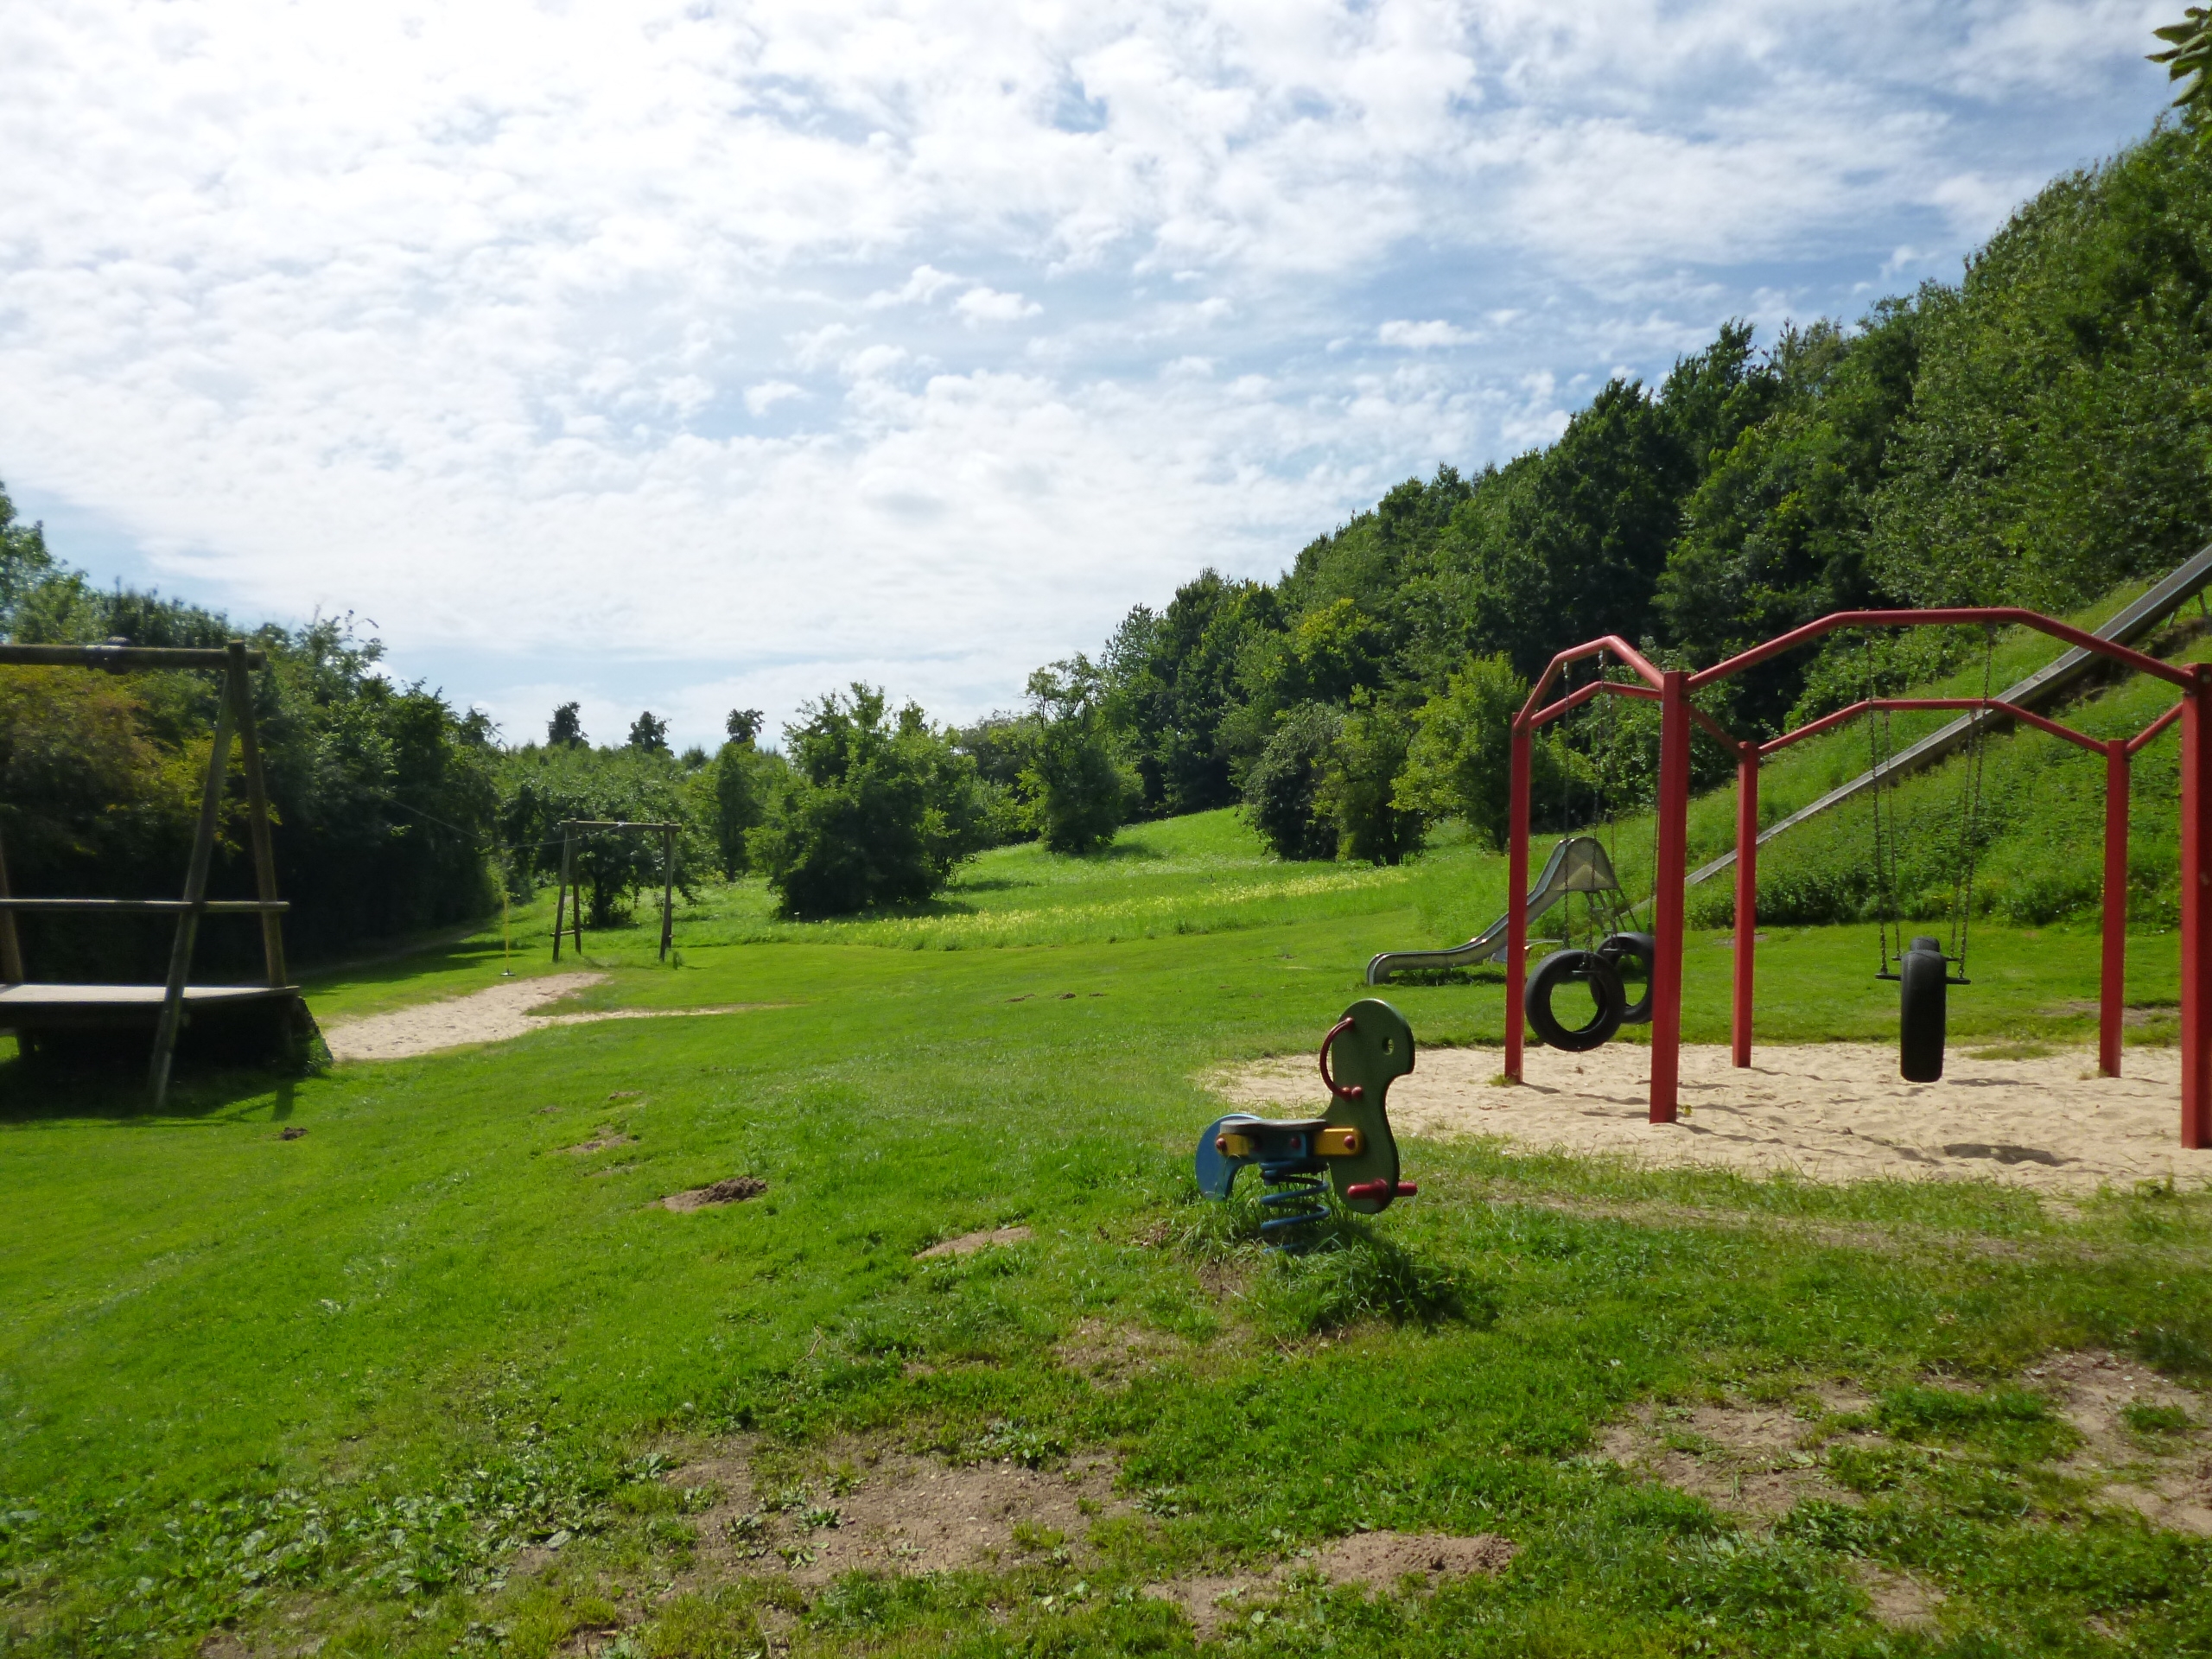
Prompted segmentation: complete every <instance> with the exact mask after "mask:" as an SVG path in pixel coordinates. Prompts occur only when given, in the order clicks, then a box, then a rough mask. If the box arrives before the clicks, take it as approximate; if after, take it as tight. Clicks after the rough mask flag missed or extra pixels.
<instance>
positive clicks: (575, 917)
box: [569, 824, 584, 957]
mask: <svg viewBox="0 0 2212 1659" xmlns="http://www.w3.org/2000/svg"><path fill="white" fill-rule="evenodd" d="M575 832H576V829H575V825H574V824H570V825H569V836H571V837H572V838H573V837H574V836H575ZM569 926H570V927H571V928H573V929H575V940H576V954H577V955H578V956H580V957H581V956H582V955H583V953H584V890H583V888H582V887H579V886H577V885H576V882H575V879H574V878H573V877H571V878H570V880H569Z"/></svg>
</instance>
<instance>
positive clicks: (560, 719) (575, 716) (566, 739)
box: [545, 702, 584, 749]
mask: <svg viewBox="0 0 2212 1659" xmlns="http://www.w3.org/2000/svg"><path fill="white" fill-rule="evenodd" d="M545 741H546V742H547V743H548V744H550V746H551V747H554V748H556V749H558V748H574V747H576V746H577V745H578V744H581V743H582V741H584V721H583V710H582V707H581V706H580V705H579V704H576V703H573V702H564V703H563V704H562V705H561V706H560V707H559V708H558V709H555V710H554V711H553V718H552V719H551V720H550V721H546V723H545Z"/></svg>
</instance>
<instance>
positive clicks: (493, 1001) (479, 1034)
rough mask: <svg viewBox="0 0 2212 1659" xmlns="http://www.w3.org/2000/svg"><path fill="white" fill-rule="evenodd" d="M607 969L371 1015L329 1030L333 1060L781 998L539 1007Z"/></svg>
mask: <svg viewBox="0 0 2212 1659" xmlns="http://www.w3.org/2000/svg"><path fill="white" fill-rule="evenodd" d="M606 979H607V976H606V975H605V974H585V973H578V974H547V975H545V976H543V977H542V978H538V979H518V980H516V981H514V982H512V984H499V985H490V986H486V988H484V989H482V990H480V991H475V992H472V993H471V994H470V995H467V996H456V997H449V998H448V999H447V1000H446V1001H442V1002H426V1003H424V1004H423V1005H422V1006H421V1007H413V1008H400V1009H397V1010H396V1011H394V1012H393V1013H391V1014H374V1015H372V1016H371V1017H370V1018H368V1019H366V1020H354V1021H353V1022H352V1023H351V1024H350V1025H343V1026H335V1027H332V1028H331V1029H329V1030H327V1031H326V1032H324V1033H323V1039H324V1040H325V1041H326V1042H327V1043H328V1044H329V1045H330V1054H331V1058H333V1059H334V1060H341V1061H342V1060H404V1059H411V1058H415V1057H416V1055H420V1054H435V1053H436V1052H439V1051H440V1050H442V1049H448V1048H460V1047H463V1046H467V1045H468V1044H470V1043H503V1042H505V1041H507V1040H508V1039H511V1038H515V1037H525V1036H528V1035H529V1034H530V1033H531V1032H533V1031H539V1030H543V1028H544V1027H548V1026H589V1025H597V1024H599V1023H601V1021H603V1020H678V1019H689V1018H693V1017H696V1016H700V1015H704V1014H747V1013H750V1012H752V1011H753V1010H754V1009H758V1008H772V1007H783V1006H784V1005H783V1004H781V1003H775V1002H728V1003H722V1004H721V1005H719V1006H717V1007H708V1008H605V1009H601V1010H598V1011H595V1012H594V1013H590V1014H538V1013H537V1012H536V1010H537V1009H538V1008H541V1007H544V1006H545V1005H546V1004H547V1003H549V1002H557V1001H560V1000H561V999H562V998H563V997H565V996H573V995H575V994H576V993H577V992H578V991H581V990H584V989H586V988H588V987H590V986H594V985H598V984H602V983H604V982H605V981H606Z"/></svg>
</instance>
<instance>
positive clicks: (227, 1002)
mask: <svg viewBox="0 0 2212 1659" xmlns="http://www.w3.org/2000/svg"><path fill="white" fill-rule="evenodd" d="M163 995H165V993H164V991H163V988H162V987H161V986H159V985H36V984H30V985H0V1031H5V1030H8V1029H10V1027H16V1026H18V1025H24V1026H63V1025H70V1026H83V1025H138V1024H143V1023H146V1022H149V1021H152V1020H157V1019H159V1018H160V1017H161V1012H162V997H163ZM299 995H300V988H299V987H298V986H296V985H188V986H186V987H185V988H184V1005H185V1009H186V1011H187V1012H188V1013H189V1012H191V1011H192V1010H194V1009H197V1008H216V1007H235V1006H237V1005H238V1004H240V1003H251V1002H269V1001H296V1000H297V998H298V996H299Z"/></svg>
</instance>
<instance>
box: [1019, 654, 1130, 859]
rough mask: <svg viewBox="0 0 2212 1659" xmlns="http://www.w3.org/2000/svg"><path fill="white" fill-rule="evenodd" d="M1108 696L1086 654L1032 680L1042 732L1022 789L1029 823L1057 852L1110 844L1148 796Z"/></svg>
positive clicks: (1089, 849)
mask: <svg viewBox="0 0 2212 1659" xmlns="http://www.w3.org/2000/svg"><path fill="white" fill-rule="evenodd" d="M1100 690H1101V688H1100V683H1099V675H1098V671H1097V670H1096V668H1094V667H1093V666H1092V665H1091V664H1090V660H1089V659H1088V658H1084V657H1081V656H1077V657H1076V658H1074V659H1072V660H1071V661H1069V662H1062V663H1055V664H1052V666H1051V667H1050V668H1040V669H1039V670H1038V671H1036V672H1035V673H1033V674H1032V675H1031V676H1030V677H1029V701H1030V703H1031V706H1032V707H1033V709H1034V710H1035V714H1036V720H1037V731H1036V738H1035V742H1034V745H1033V747H1032V749H1031V752H1030V758H1029V764H1028V765H1027V766H1026V767H1024V768H1023V770H1022V773H1021V783H1022V787H1023V790H1024V791H1025V793H1026V794H1027V803H1026V804H1027V817H1028V819H1029V822H1030V823H1031V825H1032V827H1033V828H1034V829H1036V831H1037V833H1038V835H1039V836H1040V837H1041V838H1042V839H1043V841H1044V842H1045V845H1046V847H1048V848H1050V849H1052V851H1053V852H1056V853H1092V852H1096V851H1097V850H1098V849H1100V848H1102V847H1104V846H1106V845H1108V844H1109V843H1110V842H1112V841H1113V839H1114V832H1115V831H1116V830H1117V829H1120V828H1121V827H1122V824H1123V823H1127V822H1128V817H1129V815H1130V813H1131V812H1132V811H1133V810H1135V808H1136V807H1137V805H1138V804H1140V803H1141V801H1142V800H1143V798H1144V785H1142V784H1141V782H1140V781H1139V780H1138V779H1137V776H1136V773H1135V772H1134V771H1133V770H1132V769H1130V768H1129V767H1128V766H1123V765H1122V762H1121V760H1119V759H1118V758H1117V757H1116V754H1115V753H1114V748H1113V744H1112V742H1111V741H1110V740H1109V736H1108V734H1107V732H1106V729H1105V725H1104V722H1103V721H1102V720H1101V719H1100V718H1099V713H1098V701H1099V696H1100Z"/></svg>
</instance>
